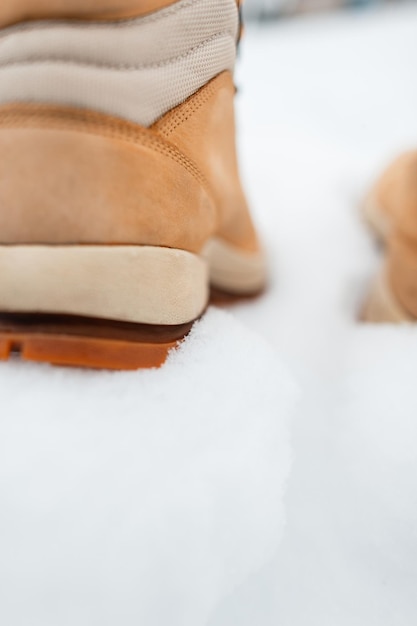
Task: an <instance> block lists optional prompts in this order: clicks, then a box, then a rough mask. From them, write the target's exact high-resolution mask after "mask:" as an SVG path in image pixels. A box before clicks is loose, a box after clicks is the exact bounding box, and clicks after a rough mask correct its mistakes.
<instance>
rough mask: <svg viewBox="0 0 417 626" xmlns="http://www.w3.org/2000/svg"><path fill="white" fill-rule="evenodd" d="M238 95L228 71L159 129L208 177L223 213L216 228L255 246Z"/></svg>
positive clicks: (242, 243) (240, 244)
mask: <svg viewBox="0 0 417 626" xmlns="http://www.w3.org/2000/svg"><path fill="white" fill-rule="evenodd" d="M234 96H235V87H234V83H233V78H232V75H231V74H230V72H223V73H222V74H220V75H219V76H218V77H217V78H215V79H214V80H212V81H211V82H210V83H209V84H208V85H207V86H206V87H204V88H203V89H201V90H200V91H199V92H198V93H197V94H196V95H195V96H193V97H191V98H189V99H188V100H187V101H186V102H185V103H184V104H182V105H180V106H179V107H177V108H176V109H174V110H173V111H171V112H170V113H168V114H167V115H165V116H164V117H163V118H162V119H161V120H159V121H158V122H157V123H156V124H155V125H154V126H153V129H154V130H155V131H157V132H158V133H159V134H160V135H162V136H163V137H165V138H166V139H167V140H168V141H170V142H172V143H173V144H174V145H175V146H177V148H178V149H179V150H181V151H182V152H184V154H187V156H188V157H189V158H190V159H192V161H193V162H194V163H195V164H196V165H197V167H198V168H199V170H200V171H201V172H202V173H203V174H204V176H205V178H206V179H207V180H208V182H209V184H210V187H211V190H212V195H213V199H214V203H215V206H216V208H217V214H218V227H217V232H216V234H217V235H218V236H219V237H221V238H223V239H225V240H226V241H228V242H229V243H232V244H234V245H236V246H238V247H240V248H243V249H245V250H247V251H250V252H255V251H258V250H259V243H258V239H257V236H256V233H255V229H254V227H253V224H252V220H251V218H250V214H249V209H248V205H247V202H246V198H245V195H244V192H243V190H242V186H241V182H240V177H239V171H238V163H237V155H236V145H235V114H234Z"/></svg>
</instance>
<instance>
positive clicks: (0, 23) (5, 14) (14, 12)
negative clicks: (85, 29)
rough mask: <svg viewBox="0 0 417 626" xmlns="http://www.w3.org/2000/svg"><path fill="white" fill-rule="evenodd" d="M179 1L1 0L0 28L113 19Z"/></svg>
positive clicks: (134, 14)
mask: <svg viewBox="0 0 417 626" xmlns="http://www.w3.org/2000/svg"><path fill="white" fill-rule="evenodd" d="M175 1H176V0H1V3H0V27H4V26H9V25H11V24H16V23H18V22H23V21H26V20H43V19H66V18H76V19H77V18H78V19H96V20H100V19H103V20H107V19H108V20H113V19H124V18H128V17H134V16H138V15H145V14H147V13H151V12H153V11H158V10H159V9H162V8H164V7H166V6H169V5H171V4H174V2H175Z"/></svg>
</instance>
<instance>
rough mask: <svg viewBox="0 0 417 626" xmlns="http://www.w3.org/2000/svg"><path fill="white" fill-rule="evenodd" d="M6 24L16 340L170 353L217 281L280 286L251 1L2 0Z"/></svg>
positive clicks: (2, 72)
mask: <svg viewBox="0 0 417 626" xmlns="http://www.w3.org/2000/svg"><path fill="white" fill-rule="evenodd" d="M0 28H1V29H2V30H0V158H1V162H2V169H1V177H0V312H1V313H2V318H1V326H0V357H2V358H7V357H8V356H9V354H10V352H11V351H14V350H18V351H20V352H21V353H22V355H23V356H24V357H25V358H28V359H34V360H39V361H50V362H53V363H61V364H72V365H81V366H83V365H84V366H93V367H107V368H117V369H130V368H137V367H140V366H146V367H147V366H154V365H160V364H161V363H162V362H163V361H164V360H165V358H166V355H167V352H168V350H169V349H170V348H171V347H172V346H175V345H176V344H177V341H178V340H179V339H181V338H182V337H184V335H185V334H187V332H188V331H189V329H190V328H191V325H192V323H193V321H194V320H195V319H197V318H199V317H200V316H201V315H202V313H203V312H204V310H205V308H206V306H207V302H208V298H209V287H210V285H211V286H214V287H216V288H218V289H220V290H223V291H225V292H228V293H231V294H253V293H254V292H258V291H259V290H261V289H262V288H263V287H264V285H265V280H266V268H265V262H264V257H263V254H262V251H261V248H260V245H259V242H258V238H257V235H256V232H255V229H254V226H253V224H252V220H251V217H250V214H249V210H248V207H247V203H246V200H245V196H244V193H243V191H242V187H241V184H240V180H239V174H238V166H237V159H236V150H235V122H234V102H233V101H234V95H235V87H234V82H233V71H234V65H235V59H236V46H237V42H238V39H239V36H240V23H239V7H238V6H237V4H236V0H199V1H198V2H190V1H189V0H180V1H178V2H175V1H173V0H98V1H97V0H67V1H65V2H64V1H62V0H2V2H1V5H0Z"/></svg>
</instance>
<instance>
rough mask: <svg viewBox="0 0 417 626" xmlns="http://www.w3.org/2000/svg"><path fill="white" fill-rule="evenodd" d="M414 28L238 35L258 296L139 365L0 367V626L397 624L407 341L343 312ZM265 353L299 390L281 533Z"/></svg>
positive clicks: (415, 339)
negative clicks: (265, 274) (152, 364)
mask: <svg viewBox="0 0 417 626" xmlns="http://www.w3.org/2000/svg"><path fill="white" fill-rule="evenodd" d="M416 25H417V6H416V5H415V4H413V3H410V4H401V5H400V3H398V6H396V5H393V6H391V7H389V8H385V9H378V10H376V9H375V10H369V11H366V12H356V13H350V12H346V13H340V14H337V15H336V14H335V15H334V16H327V17H323V16H320V17H308V18H301V19H298V20H293V21H287V22H280V23H277V24H274V25H264V26H263V27H260V26H259V27H255V26H251V27H249V29H248V31H247V37H246V40H245V42H244V45H243V49H242V50H243V55H242V57H243V58H242V59H241V62H240V66H239V75H238V83H239V87H240V92H241V94H240V97H239V120H240V123H239V126H240V146H241V154H242V165H243V171H244V174H245V183H246V186H247V188H248V190H249V193H250V197H251V200H252V204H253V206H254V207H255V211H256V216H257V219H258V223H259V225H260V230H261V232H262V233H263V235H264V238H265V241H266V244H267V248H268V251H269V254H270V262H271V289H270V291H269V292H268V293H267V294H266V295H265V296H264V297H263V298H261V299H260V301H259V302H258V303H248V304H244V305H239V306H237V307H234V308H233V310H232V315H226V314H224V313H222V312H219V311H216V310H212V311H211V312H210V313H209V315H208V316H207V318H206V319H205V320H204V321H203V322H202V323H201V324H200V325H199V326H198V327H197V328H196V330H195V332H194V333H193V336H192V337H191V339H190V340H189V341H188V342H187V343H186V344H185V345H184V346H183V348H182V350H181V351H180V352H179V353H177V354H175V355H173V357H172V359H171V361H170V363H169V364H168V365H167V367H166V368H165V369H164V370H162V371H161V372H147V373H138V374H98V373H85V372H70V371H63V370H52V369H50V368H45V367H44V368H43V367H35V366H25V365H24V366H22V365H21V364H19V363H11V364H5V365H2V366H1V367H0V390H1V403H2V404H1V418H0V490H1V495H2V498H1V500H2V502H3V503H4V502H5V503H6V505H7V506H3V510H2V514H1V516H0V594H3V597H2V598H1V602H0V616H1V617H2V619H1V620H0V621H1V622H2V623H4V624H7V626H26V625H27V624H30V625H31V626H32V625H34V626H37V625H38V624H42V626H50V625H52V624H54V626H55V625H56V624H58V623H59V625H60V626H61V625H64V626H66V625H67V624H68V625H71V626H73V625H74V624H76V625H77V626H79V625H80V626H84V624H85V625H88V626H91V625H95V624H100V625H101V624H104V625H106V624H112V625H113V624H115V623H120V624H124V625H125V626H130V624H135V625H137V624H141V626H142V625H143V626H166V625H167V624H169V626H180V625H181V626H188V625H191V624H192V625H193V626H207V625H209V626H254V625H258V624H259V626H278V625H279V626H316V625H317V626H414V625H415V624H416V623H417V593H416V590H417V558H416V557H417V536H416V535H417V501H416V500H417V496H416V494H417V455H416V453H415V450H416V436H417V425H416V419H417V387H416V383H415V380H416V378H415V372H416V371H417V329H415V328H392V327H371V326H365V325H363V324H361V323H359V322H358V316H359V311H360V307H361V303H362V302H363V298H364V295H365V293H366V291H367V289H368V286H369V283H370V281H371V280H372V277H373V275H374V274H375V272H376V270H377V268H378V267H379V263H380V258H379V253H378V251H377V250H376V247H375V245H374V243H373V241H372V239H371V238H370V237H369V235H368V233H367V232H366V229H365V227H364V225H363V224H362V222H361V219H360V216H359V205H360V202H361V199H362V197H363V195H364V193H365V192H366V190H367V188H368V186H369V184H370V183H371V181H372V180H373V178H374V176H375V175H376V174H377V173H378V172H379V170H380V169H381V167H383V166H384V165H385V164H386V163H388V162H389V161H390V159H391V158H392V157H394V156H395V155H396V154H398V153H399V152H401V151H402V150H404V149H406V148H409V147H417V115H416V111H417V80H416V65H417V37H416ZM276 354H278V355H279V358H280V359H282V360H283V361H284V362H285V363H287V365H288V366H289V368H290V370H292V372H293V373H294V374H295V377H296V379H297V380H298V384H299V386H300V387H301V390H302V396H301V401H300V402H299V405H298V409H297V412H296V416H295V420H294V422H293V428H292V442H293V457H294V463H293V470H292V473H291V476H290V479H289V481H288V489H287V494H286V498H285V503H286V507H287V513H286V518H287V523H286V526H285V529H284V533H283V536H282V541H281V543H280V541H279V540H280V536H281V534H282V532H281V531H282V524H283V501H282V495H283V490H284V485H285V478H286V474H287V471H288V467H289V447H288V438H287V436H288V433H287V420H288V416H289V415H290V414H291V412H292V411H291V407H292V406H293V403H294V398H295V395H296V394H295V390H294V386H293V383H292V382H291V377H290V376H289V375H288V374H287V373H286V370H285V368H284V367H283V366H282V365H281V362H280V361H279V360H277V357H276ZM6 498H7V499H6ZM173 584H174V585H175V586H173ZM233 589H234V590H233ZM2 613H3V615H1V614H2Z"/></svg>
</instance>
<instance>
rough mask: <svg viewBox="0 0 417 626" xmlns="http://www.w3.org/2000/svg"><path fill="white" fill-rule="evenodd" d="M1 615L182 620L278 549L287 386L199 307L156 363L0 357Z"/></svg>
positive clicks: (260, 352) (279, 372)
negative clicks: (68, 366) (178, 342)
mask: <svg viewBox="0 0 417 626" xmlns="http://www.w3.org/2000/svg"><path fill="white" fill-rule="evenodd" d="M0 386H1V387H0V388H1V417H0V502H1V508H0V511H1V515H0V623H1V624H4V626H26V625H29V624H30V625H31V626H38V625H39V626H56V625H57V624H59V625H60V626H66V625H68V626H69V625H71V626H75V625H76V626H84V625H85V626H90V625H92V624H97V625H98V624H100V625H104V626H105V625H109V626H114V625H115V624H123V625H125V626H129V625H132V626H133V625H136V624H143V625H146V626H160V625H162V624H170V626H195V625H196V624H205V623H207V619H208V616H209V614H210V612H211V611H212V610H213V607H215V605H216V604H217V603H218V602H219V600H220V599H221V598H222V597H223V596H224V595H225V594H227V593H228V592H231V591H232V590H233V589H234V588H235V587H236V586H237V585H238V584H240V583H242V582H243V581H244V580H245V578H246V577H247V576H248V575H249V574H251V573H252V572H253V571H254V570H257V569H259V568H260V567H261V566H263V565H264V564H265V563H266V562H267V561H268V560H269V559H270V558H271V554H273V553H274V551H275V549H276V548H277V545H278V541H279V539H280V536H281V531H282V526H283V516H284V511H283V492H284V483H285V480H286V478H287V475H288V471H289V466H290V446H289V441H288V432H289V427H288V418H289V416H290V413H291V412H292V411H293V408H294V400H295V396H296V388H295V386H294V383H293V381H292V379H291V377H290V376H289V375H288V373H287V371H286V370H285V369H284V368H283V367H282V366H281V364H280V362H279V360H278V359H277V357H276V356H275V354H274V352H273V351H272V349H271V348H270V347H269V346H268V345H267V344H266V342H264V340H262V339H261V338H259V337H258V336H257V335H256V334H254V333H253V332H252V331H250V330H248V329H246V328H245V327H243V326H242V325H241V324H240V323H239V322H238V321H237V320H235V319H234V318H233V317H232V316H231V315H230V314H227V313H225V312H222V311H216V310H215V309H213V310H211V311H210V312H209V313H208V314H207V315H206V316H205V318H204V320H203V321H201V322H200V323H199V324H198V325H197V326H195V328H194V329H193V331H192V335H191V336H190V338H189V339H188V341H187V342H186V343H185V344H184V345H183V346H182V347H181V349H180V350H178V351H177V352H175V353H173V354H172V355H171V356H170V359H169V362H168V364H167V365H166V366H165V367H164V368H163V369H162V370H161V371H147V372H138V373H97V372H83V371H69V370H63V369H53V368H51V367H49V366H44V367H40V366H35V365H25V364H23V365H22V363H19V362H13V363H11V364H2V365H0Z"/></svg>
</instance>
